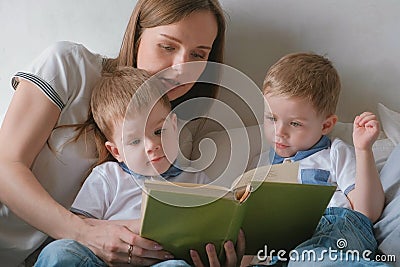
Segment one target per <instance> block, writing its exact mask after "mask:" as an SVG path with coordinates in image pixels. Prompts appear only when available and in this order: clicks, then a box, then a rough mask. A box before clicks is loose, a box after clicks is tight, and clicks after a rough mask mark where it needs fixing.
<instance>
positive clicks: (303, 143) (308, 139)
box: [264, 94, 336, 157]
mask: <svg viewBox="0 0 400 267" xmlns="http://www.w3.org/2000/svg"><path fill="white" fill-rule="evenodd" d="M264 99H265V100H266V101H267V103H268V104H269V106H270V108H271V110H269V109H268V107H267V105H266V108H265V111H264V132H265V135H266V139H267V140H268V141H269V142H271V145H273V146H274V148H275V152H276V153H277V154H278V155H279V156H281V157H291V156H294V155H295V154H296V153H297V152H298V151H300V150H307V149H309V148H311V147H312V146H313V145H315V144H316V143H317V142H318V141H319V139H320V138H321V137H322V135H324V134H327V133H328V132H329V131H330V129H331V128H332V127H333V125H331V124H332V123H333V124H334V123H335V122H336V119H335V118H336V116H334V115H332V116H329V117H328V118H326V117H325V116H323V115H321V114H317V111H316V110H315V109H314V107H313V106H312V104H311V103H310V102H309V101H308V100H306V99H303V98H298V97H286V96H271V95H268V94H267V95H264ZM271 112H272V113H271ZM333 117H334V118H333ZM332 120H334V121H332Z"/></svg>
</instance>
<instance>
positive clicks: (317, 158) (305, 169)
mask: <svg viewBox="0 0 400 267" xmlns="http://www.w3.org/2000/svg"><path fill="white" fill-rule="evenodd" d="M258 161H259V162H260V163H258ZM269 162H270V161H269V152H264V153H262V154H261V155H260V156H258V157H256V158H255V159H254V160H253V163H252V167H253V168H255V167H257V164H258V166H263V165H264V164H267V163H269ZM298 162H299V163H300V166H299V173H298V177H297V179H298V181H299V183H313V184H326V183H331V184H333V185H336V186H337V190H336V192H335V193H334V195H333V197H332V199H331V201H330V203H329V205H328V207H343V208H348V209H352V208H351V204H350V202H349V200H348V198H347V197H346V195H347V194H348V193H349V192H350V191H351V190H353V189H354V185H355V176H356V158H355V153H354V148H353V147H351V146H349V145H347V144H346V143H345V142H343V141H342V140H340V139H337V138H336V139H334V140H333V141H332V144H331V146H330V147H329V148H326V149H323V150H320V151H318V152H316V153H314V154H312V155H310V156H308V157H306V158H304V159H301V160H299V161H298Z"/></svg>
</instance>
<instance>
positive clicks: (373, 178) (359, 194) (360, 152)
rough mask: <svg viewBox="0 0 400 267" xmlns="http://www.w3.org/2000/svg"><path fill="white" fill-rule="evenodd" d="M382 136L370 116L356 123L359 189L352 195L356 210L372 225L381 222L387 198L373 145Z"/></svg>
mask: <svg viewBox="0 0 400 267" xmlns="http://www.w3.org/2000/svg"><path fill="white" fill-rule="evenodd" d="M378 135H379V122H378V121H377V119H376V116H375V115H374V114H372V113H370V112H364V113H362V114H361V115H359V116H357V117H356V118H355V120H354V128H353V142H354V148H355V154H356V179H355V189H354V190H353V191H351V192H350V193H349V194H348V198H349V200H350V202H351V204H352V206H353V209H354V210H356V211H358V212H361V213H363V214H364V215H366V216H367V217H368V218H369V219H370V220H371V221H372V222H375V221H376V220H377V219H379V217H380V215H381V213H382V209H383V206H384V201H385V195H384V192H383V188H382V184H381V181H380V178H379V174H378V170H377V168H376V165H375V159H374V155H373V153H372V145H373V143H374V142H375V141H376V139H377V137H378Z"/></svg>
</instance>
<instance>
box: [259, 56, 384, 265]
mask: <svg viewBox="0 0 400 267" xmlns="http://www.w3.org/2000/svg"><path fill="white" fill-rule="evenodd" d="M340 90H341V85H340V78H339V75H338V73H337V71H336V69H335V68H334V67H333V65H332V63H331V62H330V61H329V60H328V59H327V58H325V57H323V56H320V55H316V54H312V53H295V54H289V55H286V56H284V57H283V58H281V59H280V60H279V61H278V62H276V63H275V64H274V65H273V66H272V67H271V68H270V69H269V70H268V72H267V74H266V77H265V80H264V84H263V95H264V99H265V101H266V103H267V104H268V105H267V104H266V106H265V112H264V116H265V117H264V134H265V137H266V139H267V140H268V142H270V143H271V145H273V147H274V149H271V151H269V152H268V153H264V154H262V155H261V159H260V162H267V163H272V164H279V163H282V162H284V161H299V163H300V169H299V174H298V179H299V180H300V182H301V183H311V184H335V185H337V191H336V192H335V194H334V196H333V197H332V200H331V202H330V203H329V206H328V208H327V209H326V211H325V214H324V216H323V218H322V219H321V221H320V223H319V225H318V227H317V229H316V231H315V233H314V235H313V237H312V238H311V239H309V240H307V241H306V242H304V243H302V244H300V245H299V246H298V247H297V248H296V249H295V250H296V251H297V252H299V253H298V255H301V252H303V251H308V250H312V251H313V252H315V255H316V259H317V260H318V266H323V265H324V264H326V265H331V264H333V263H335V264H342V263H343V262H348V261H346V259H342V260H343V261H341V260H339V259H336V260H334V261H332V259H330V258H329V255H327V254H326V255H324V251H327V250H328V249H333V250H335V249H336V250H337V249H338V248H339V251H340V250H341V249H342V250H343V251H348V250H356V251H358V252H359V255H360V257H359V258H361V253H362V252H363V251H367V250H368V251H371V254H370V255H368V256H369V257H370V259H373V257H374V255H375V253H376V251H377V243H376V241H375V238H374V233H373V225H372V223H373V222H375V221H376V220H377V219H378V218H379V217H380V215H381V212H382V209H383V205H384V192H383V189H382V185H381V182H380V179H379V175H378V171H377V169H376V166H375V160H374V157H373V153H372V144H373V143H374V142H375V140H376V139H377V137H378V134H379V123H378V121H377V119H376V116H375V115H374V114H372V113H370V112H364V113H362V114H361V115H359V116H357V117H356V118H355V120H354V128H353V142H354V148H352V147H350V146H349V145H347V144H345V143H344V142H343V141H341V140H339V139H334V140H332V141H331V140H330V139H329V138H328V137H327V134H329V133H330V132H331V131H332V129H333V127H334V126H335V124H336V122H337V120H338V118H337V116H336V115H335V111H336V106H337V102H338V98H339V93H340ZM268 106H269V108H268ZM343 239H344V240H346V242H347V247H338V246H339V245H338V242H339V240H343ZM357 260H360V263H361V262H362V264H366V265H374V264H375V263H374V262H372V261H368V260H365V259H355V261H357ZM363 260H365V262H364V261H363ZM350 262H352V261H351V259H350ZM296 264H300V265H303V266H304V264H310V262H307V263H305V262H304V259H303V261H302V259H301V258H299V259H291V260H290V262H289V265H290V266H292V265H296Z"/></svg>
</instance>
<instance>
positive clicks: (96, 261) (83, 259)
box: [35, 239, 190, 267]
mask: <svg viewBox="0 0 400 267" xmlns="http://www.w3.org/2000/svg"><path fill="white" fill-rule="evenodd" d="M127 260H128V258H127ZM53 266H54V267H55V266H57V267H78V266H79V267H93V266H98V267H106V266H107V264H106V263H105V262H103V261H102V260H101V259H100V258H98V257H97V256H96V255H95V254H94V253H93V252H92V251H91V250H90V249H88V248H87V247H85V246H84V245H82V244H80V243H78V242H76V241H74V240H69V239H60V240H56V241H53V242H51V243H50V244H48V245H47V246H46V247H45V248H44V249H43V250H42V252H41V253H40V255H39V257H38V259H37V261H36V263H35V267H53ZM154 266H157V267H169V266H171V267H172V266H175V267H188V266H190V265H189V264H187V263H186V262H185V261H181V260H168V261H164V262H160V263H158V264H156V265H154Z"/></svg>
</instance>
